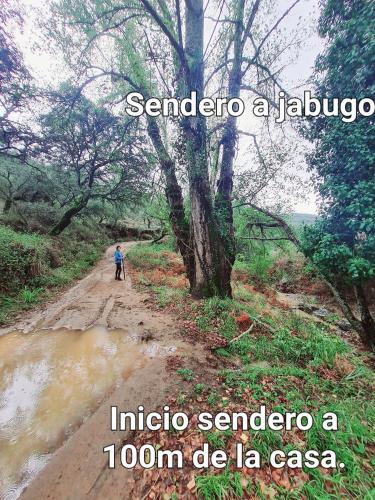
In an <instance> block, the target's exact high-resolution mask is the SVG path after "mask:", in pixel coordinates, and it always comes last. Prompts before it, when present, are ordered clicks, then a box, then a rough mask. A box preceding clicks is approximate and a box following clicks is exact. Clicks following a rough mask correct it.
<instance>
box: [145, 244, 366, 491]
mask: <svg viewBox="0 0 375 500" xmlns="http://www.w3.org/2000/svg"><path fill="white" fill-rule="evenodd" d="M153 247H155V246H151V248H150V246H149V248H148V249H147V252H148V254H147V255H148V256H147V255H146V260H147V259H148V262H150V261H152V259H154V261H156V262H158V261H160V260H162V259H163V257H162V251H163V248H162V247H161V248H159V249H157V248H153ZM138 251H139V250H137V252H138ZM142 252H143V249H142ZM137 255H139V254H137ZM143 255H145V254H143ZM241 266H242V268H241ZM142 267H144V266H143V263H142ZM235 267H236V268H237V269H241V270H244V269H249V268H248V266H247V263H244V262H241V261H239V262H236V266H235ZM268 269H269V267H268V264H267V262H257V263H255V264H254V266H253V268H252V270H251V272H254V273H260V279H261V280H267V279H268V278H267V276H268ZM152 290H153V292H155V293H156V296H157V298H158V300H159V304H160V305H161V306H162V307H164V306H165V305H166V304H167V303H168V302H169V301H176V300H178V297H176V296H175V295H174V293H175V292H174V291H173V290H172V289H170V288H168V287H154V288H152ZM266 303H267V301H266V298H265V297H262V296H261V295H259V294H252V293H251V292H249V291H248V290H246V289H245V288H244V287H243V285H239V286H236V287H235V288H234V300H230V299H220V298H216V297H214V298H211V299H206V300H202V301H199V302H194V303H193V304H192V306H191V310H192V312H193V313H194V318H195V322H196V325H197V327H198V328H199V329H200V330H201V331H202V332H203V333H202V334H203V335H204V333H205V332H216V333H218V334H220V335H222V336H223V337H225V338H226V339H228V340H230V339H232V338H234V337H235V336H237V335H238V334H239V331H238V327H237V325H236V322H235V317H236V316H238V315H239V314H241V313H247V314H248V315H249V316H250V317H251V318H259V319H260V320H261V321H262V322H263V323H264V324H263V325H260V324H257V323H256V321H255V324H256V326H255V328H254V329H253V331H252V332H251V333H250V334H248V335H245V336H243V337H241V338H240V339H238V340H236V341H235V342H232V343H229V344H228V346H226V347H225V348H223V347H221V348H218V349H216V353H217V354H218V355H219V356H220V358H219V359H222V361H223V363H224V362H225V363H226V366H231V364H230V362H231V360H233V361H235V366H236V368H235V369H233V368H231V369H223V370H219V371H218V377H219V380H220V382H219V385H218V386H217V385H216V386H215V387H210V386H209V385H207V386H205V385H203V384H195V385H193V387H192V391H193V392H194V395H193V397H194V399H195V400H196V399H197V397H198V399H199V398H200V395H201V394H202V393H204V399H205V401H206V403H207V404H208V405H209V406H210V407H211V408H212V410H211V411H212V412H215V411H222V409H223V400H224V397H225V400H226V402H227V403H228V401H229V402H230V403H231V404H237V405H240V406H241V405H243V402H244V401H245V400H244V394H246V395H248V396H246V397H250V398H251V399H250V402H249V403H248V402H247V401H246V403H245V406H246V411H256V410H258V409H259V406H260V405H261V404H265V405H266V408H268V409H272V410H273V411H279V412H281V413H285V412H287V411H288V412H297V413H299V412H302V411H308V412H310V413H311V414H312V415H313V417H314V426H313V427H312V429H310V430H309V431H306V432H305V433H303V435H302V439H300V440H297V442H295V441H293V440H292V433H287V432H284V433H281V432H275V431H271V430H266V431H262V432H251V433H250V436H249V446H251V447H252V448H254V449H256V450H258V451H259V452H260V454H261V456H262V458H263V463H267V459H268V457H269V454H270V452H271V451H273V450H275V449H278V448H280V449H283V450H284V451H285V452H287V451H289V450H291V449H300V450H301V451H306V450H309V449H315V450H317V451H323V450H327V449H331V450H333V451H335V453H336V455H337V462H338V463H339V462H343V463H345V468H344V469H337V470H334V471H332V472H331V473H330V474H329V475H326V474H323V473H322V472H321V471H320V470H319V469H305V470H304V472H305V473H306V474H308V480H307V482H305V483H302V484H299V485H298V486H294V487H293V488H292V490H291V491H287V490H286V489H284V488H282V487H278V486H276V484H273V483H272V482H271V484H270V486H267V485H264V484H263V485H262V487H261V485H260V484H259V482H258V479H257V478H256V477H255V478H254V479H250V480H249V482H248V485H247V486H246V489H247V491H248V492H249V494H251V495H252V496H253V497H254V495H255V497H256V498H269V497H271V498H277V499H279V498H280V499H296V500H297V499H299V498H307V499H309V500H313V499H321V500H327V499H332V500H333V499H336V498H363V499H365V500H370V499H371V500H372V499H374V498H375V490H374V484H373V475H372V471H373V467H374V465H375V459H374V457H373V456H371V452H372V450H373V449H374V447H375V433H374V429H375V401H374V390H373V389H374V386H375V377H374V372H373V371H372V370H371V369H370V368H368V367H367V366H366V365H365V364H364V363H363V360H362V355H361V354H358V353H357V352H356V351H354V350H353V349H352V348H351V347H350V346H349V345H348V344H347V343H346V342H344V341H343V340H342V338H341V337H339V336H338V335H335V334H334V333H332V331H330V330H329V329H327V327H325V326H324V325H321V324H318V323H316V322H315V321H312V320H308V319H305V318H304V317H301V316H299V315H297V314H295V313H293V312H289V311H285V310H276V309H275V310H273V313H272V315H271V313H269V314H267V313H266V312H265V311H264V306H265V305H266ZM268 310H269V307H268ZM186 315H187V316H186V317H189V311H187V312H186ZM333 319H334V318H333ZM267 325H269V327H270V328H268V327H267ZM340 359H344V360H345V361H346V362H347V363H349V368H348V369H347V371H346V372H345V373H340V372H339V371H338V370H337V365H336V363H337V360H340ZM239 363H240V364H239ZM178 373H179V374H180V375H181V376H182V377H183V378H184V379H185V380H188V381H192V379H193V373H192V372H191V370H187V369H182V370H179V371H178ZM330 375H332V377H331V376H330ZM187 401H188V396H187V395H186V394H180V396H179V397H178V400H177V403H178V404H181V405H183V404H185V403H186V402H187ZM219 409H220V410H219ZM328 411H330V412H335V413H336V414H337V415H338V421H339V430H338V431H336V432H328V431H324V430H322V427H321V423H322V417H323V414H324V413H325V412H328ZM206 437H207V441H208V443H209V445H210V447H211V448H212V449H225V447H226V444H227V442H228V439H227V438H228V437H229V434H228V435H227V434H226V433H221V432H217V431H213V432H209V433H207V435H206ZM195 481H196V487H197V494H198V496H199V498H203V499H224V498H241V497H243V496H244V487H243V486H242V483H241V475H240V473H238V472H231V471H229V470H227V469H226V470H225V471H224V472H219V473H217V474H212V473H207V474H199V473H198V474H197V475H196V476H195ZM245 484H246V483H245ZM267 495H271V496H267Z"/></svg>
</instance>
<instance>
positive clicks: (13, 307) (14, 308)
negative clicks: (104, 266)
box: [0, 223, 108, 324]
mask: <svg viewBox="0 0 375 500" xmlns="http://www.w3.org/2000/svg"><path fill="white" fill-rule="evenodd" d="M107 244H108V239H107V236H106V235H105V233H103V232H100V231H98V229H97V228H96V229H94V228H91V227H88V226H83V225H82V224H79V223H76V224H74V225H72V227H71V228H69V229H68V230H66V232H64V233H63V234H62V235H61V236H60V237H58V238H50V237H48V236H46V235H42V234H37V233H23V232H17V231H14V230H13V229H11V228H10V227H7V226H5V225H1V224H0V275H1V282H0V324H6V323H8V322H9V321H11V319H12V318H14V316H15V315H16V314H17V313H19V312H20V311H22V310H25V309H30V308H32V307H34V306H35V305H36V304H38V303H40V302H42V301H44V300H47V299H48V298H50V297H51V294H53V293H54V292H56V291H57V290H59V289H60V288H62V287H64V286H66V285H68V284H69V283H71V282H72V281H73V280H75V279H77V278H79V277H82V276H83V275H84V274H85V273H86V272H87V270H88V269H89V268H91V267H92V266H93V265H94V264H95V262H96V261H97V260H98V259H99V257H100V256H101V255H102V252H103V250H104V247H105V245H107Z"/></svg>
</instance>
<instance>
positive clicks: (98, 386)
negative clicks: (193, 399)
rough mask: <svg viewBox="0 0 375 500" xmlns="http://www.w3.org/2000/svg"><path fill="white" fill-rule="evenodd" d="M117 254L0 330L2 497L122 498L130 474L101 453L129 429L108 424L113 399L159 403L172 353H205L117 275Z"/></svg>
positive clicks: (122, 405)
mask: <svg viewBox="0 0 375 500" xmlns="http://www.w3.org/2000/svg"><path fill="white" fill-rule="evenodd" d="M131 244H132V243H127V244H126V245H125V246H126V247H128V246H129V245H131ZM113 253H114V247H110V248H109V249H108V250H107V252H106V254H105V256H104V257H103V259H102V260H101V261H100V262H99V263H98V265H97V266H96V267H95V268H94V269H93V271H92V272H91V273H90V274H89V275H88V276H87V277H86V278H84V279H83V280H82V281H80V282H79V283H78V284H77V285H76V286H74V287H73V288H71V289H70V290H68V291H66V292H65V293H63V294H62V296H61V297H60V298H59V299H58V300H57V301H55V302H54V303H51V304H48V305H46V306H45V307H43V308H42V309H40V310H39V311H36V312H34V313H30V314H28V315H25V317H24V318H22V319H21V320H20V321H19V322H18V323H17V324H16V325H13V326H12V327H11V328H8V329H2V330H0V335H1V336H0V391H1V396H0V441H1V451H0V470H1V471H2V472H1V477H0V498H4V499H7V500H14V499H15V498H18V497H19V495H20V494H21V493H22V491H23V490H24V492H23V493H22V494H21V498H26V499H27V498H29V499H36V498H38V499H44V498H49V499H52V498H56V499H57V498H58V499H61V498H72V499H73V498H74V499H80V498H104V497H105V496H106V495H107V496H108V497H109V498H113V499H116V498H124V493H123V492H124V488H125V487H126V482H127V481H131V473H129V472H127V471H125V470H124V469H122V470H117V469H116V470H109V469H107V454H106V453H103V447H104V446H106V445H109V444H112V443H115V444H116V445H118V446H120V444H121V443H122V442H124V440H126V439H127V436H128V434H127V433H126V432H112V431H111V430H110V407H111V406H118V407H119V409H120V410H123V411H136V409H137V408H138V406H139V405H143V406H144V407H145V410H146V411H147V410H150V411H151V410H153V409H155V408H156V407H158V406H159V407H160V406H162V405H163V404H164V402H165V401H166V399H167V397H168V394H170V393H173V391H174V390H175V389H176V384H177V382H176V380H175V377H171V373H170V372H168V370H167V365H168V359H170V358H172V357H175V356H176V355H178V356H180V357H182V358H186V359H187V360H188V362H189V363H195V362H197V363H200V362H202V360H203V359H204V354H203V349H201V348H200V347H199V346H198V345H196V346H194V347H193V346H192V344H191V343H188V342H185V341H184V339H183V338H182V336H181V334H180V333H179V329H178V325H176V324H175V320H174V319H173V318H172V317H171V316H169V315H167V314H165V313H163V312H158V311H154V310H151V309H149V308H148V307H147V302H148V298H147V295H146V294H143V293H140V292H138V291H136V290H135V289H134V288H132V286H131V281H130V278H129V276H128V275H127V277H126V279H125V281H121V282H119V281H115V280H114V265H113ZM38 472H39V473H38ZM35 476H36V477H35ZM32 480H33V481H32ZM31 481H32V482H31ZM26 486H27V488H26V489H25V487H26Z"/></svg>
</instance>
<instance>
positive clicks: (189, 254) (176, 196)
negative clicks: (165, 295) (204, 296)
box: [147, 117, 195, 284]
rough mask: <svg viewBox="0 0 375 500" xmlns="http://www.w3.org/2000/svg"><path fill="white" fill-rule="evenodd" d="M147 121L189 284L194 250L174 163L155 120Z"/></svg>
mask: <svg viewBox="0 0 375 500" xmlns="http://www.w3.org/2000/svg"><path fill="white" fill-rule="evenodd" d="M147 122H148V126H147V128H148V133H149V136H150V138H151V141H152V143H153V146H154V148H155V151H156V154H157V155H158V159H159V163H160V166H161V169H162V171H163V173H164V177H165V182H166V188H165V195H166V198H167V202H168V206H169V220H170V223H171V226H172V230H173V232H174V234H175V236H176V241H177V246H178V249H179V250H180V253H181V255H182V259H183V262H184V265H185V269H186V275H187V277H188V280H189V283H190V284H191V283H193V282H194V279H195V265H194V252H193V249H192V246H191V243H190V228H189V223H188V221H187V220H186V217H185V210H184V200H183V196H182V190H181V187H180V185H179V183H178V181H177V177H176V169H175V164H174V161H173V160H172V158H171V157H170V156H169V154H168V152H167V150H166V148H165V146H164V144H163V141H162V139H161V136H160V130H159V127H158V124H157V122H156V120H155V119H154V118H151V117H147Z"/></svg>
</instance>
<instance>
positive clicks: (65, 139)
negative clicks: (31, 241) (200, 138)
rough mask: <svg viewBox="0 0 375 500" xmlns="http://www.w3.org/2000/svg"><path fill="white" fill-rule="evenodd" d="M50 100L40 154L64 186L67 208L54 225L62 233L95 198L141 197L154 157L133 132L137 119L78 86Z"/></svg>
mask: <svg viewBox="0 0 375 500" xmlns="http://www.w3.org/2000/svg"><path fill="white" fill-rule="evenodd" d="M51 99H52V103H53V104H52V109H51V111H50V112H49V113H48V114H46V115H44V116H42V117H41V125H42V134H41V136H42V140H41V141H40V144H41V145H40V147H39V149H38V150H35V154H36V155H37V156H38V157H39V158H43V160H44V163H45V165H46V166H47V167H48V168H49V169H50V170H51V171H53V172H54V173H53V177H54V182H55V184H56V185H57V186H59V191H58V192H57V197H58V199H59V203H60V206H61V208H63V209H64V213H63V215H62V217H61V220H60V221H59V222H58V223H57V224H56V225H55V227H53V228H52V230H51V234H52V235H58V234H60V233H61V232H62V231H63V230H64V229H65V228H66V227H67V226H68V225H69V224H70V222H71V220H72V219H73V217H75V216H77V215H78V214H80V213H81V212H82V211H83V210H84V209H85V208H86V207H87V206H88V204H89V202H90V201H91V200H100V201H102V202H107V203H110V204H111V203H112V204H115V203H119V202H121V203H125V202H126V203H128V204H130V203H131V202H134V201H136V200H137V198H138V197H139V196H140V194H141V193H143V192H144V189H145V177H146V174H147V168H148V165H149V162H148V158H147V155H146V153H145V151H144V148H143V147H142V145H141V143H140V137H139V136H135V134H134V129H135V126H136V124H135V122H134V120H127V121H123V120H121V119H119V118H117V117H115V116H114V115H113V114H111V113H110V112H109V111H107V110H106V109H105V108H104V107H100V106H96V105H94V104H93V103H92V102H91V101H90V100H89V99H87V98H85V97H84V96H83V95H81V94H80V93H79V92H77V89H74V88H66V89H65V90H64V91H63V92H62V93H56V94H53V95H52V96H51Z"/></svg>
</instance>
